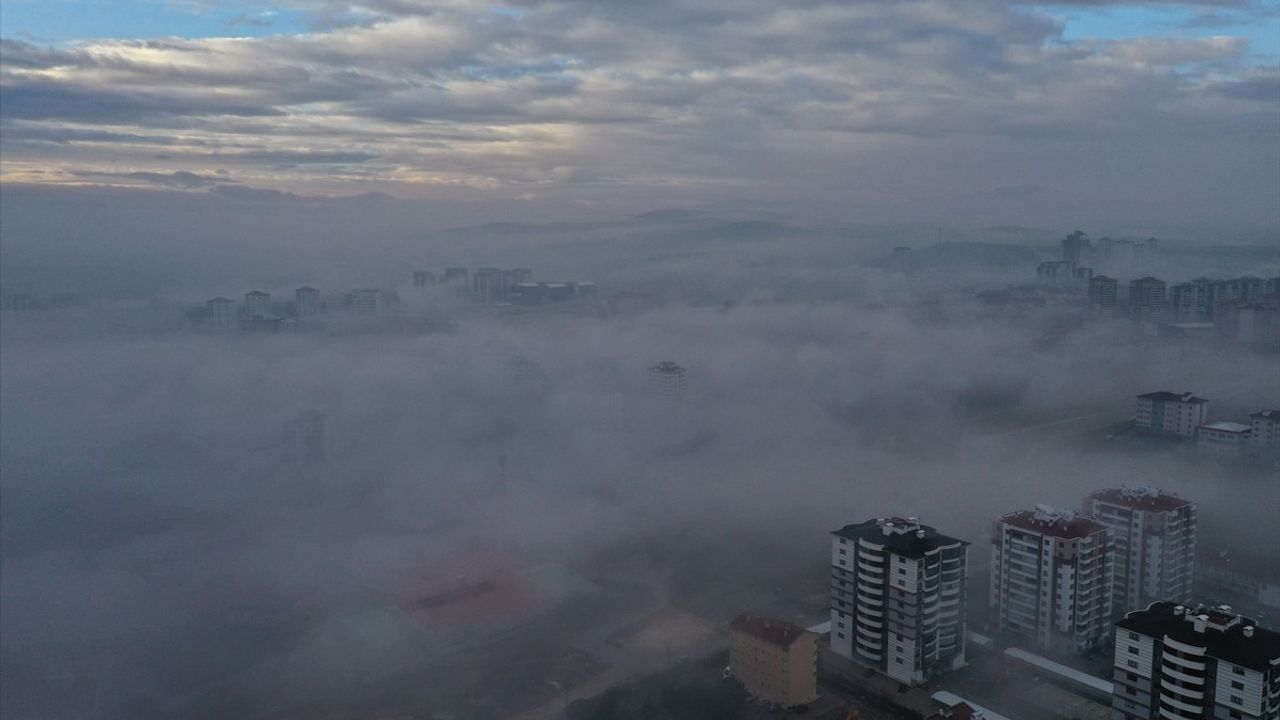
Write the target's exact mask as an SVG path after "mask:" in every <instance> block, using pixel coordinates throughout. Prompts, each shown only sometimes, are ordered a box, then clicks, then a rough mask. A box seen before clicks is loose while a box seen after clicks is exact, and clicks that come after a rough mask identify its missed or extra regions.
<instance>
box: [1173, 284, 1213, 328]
mask: <svg viewBox="0 0 1280 720" xmlns="http://www.w3.org/2000/svg"><path fill="white" fill-rule="evenodd" d="M1169 314H1170V319H1171V320H1173V321H1174V322H1204V321H1206V320H1209V319H1210V318H1212V317H1213V285H1212V283H1211V282H1210V280H1209V279H1208V278H1196V279H1195V280H1192V281H1191V282H1185V283H1179V284H1177V285H1174V286H1173V287H1172V288H1170V289H1169Z"/></svg>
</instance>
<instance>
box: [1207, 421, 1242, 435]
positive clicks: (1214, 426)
mask: <svg viewBox="0 0 1280 720" xmlns="http://www.w3.org/2000/svg"><path fill="white" fill-rule="evenodd" d="M1200 427H1201V428H1203V429H1206V430H1218V431H1220V432H1232V433H1247V432H1249V431H1250V430H1251V429H1252V428H1250V427H1249V426H1248V425H1245V424H1244V423H1237V422H1228V421H1226V420H1218V421H1217V422H1211V423H1205V424H1204V425H1201V426H1200Z"/></svg>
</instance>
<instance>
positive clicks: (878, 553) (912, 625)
mask: <svg viewBox="0 0 1280 720" xmlns="http://www.w3.org/2000/svg"><path fill="white" fill-rule="evenodd" d="M831 535H832V539H831V650H832V652H834V653H836V654H837V655H841V656H843V657H846V658H850V659H852V660H855V661H858V662H861V663H863V664H866V665H869V666H871V667H873V668H875V669H876V670H878V671H880V672H881V673H884V674H885V675H888V676H889V677H891V678H893V679H895V680H897V681H898V682H901V683H905V684H908V685H919V684H920V683H922V682H924V681H925V680H927V679H929V678H930V677H933V676H934V675H936V674H938V673H940V672H945V671H947V670H953V669H956V668H959V667H961V666H963V665H964V642H965V614H966V613H965V584H966V580H967V578H968V545H969V544H968V543H966V542H964V541H963V540H957V539H955V538H952V537H947V536H946V535H942V534H940V533H939V532H938V531H937V530H935V529H934V528H931V527H929V526H927V525H921V524H920V522H919V521H918V520H917V519H916V518H888V519H885V518H880V519H876V520H867V521H866V522H862V523H857V524H854V525H846V526H844V527H843V528H840V529H839V530H836V531H834V532H832V533H831Z"/></svg>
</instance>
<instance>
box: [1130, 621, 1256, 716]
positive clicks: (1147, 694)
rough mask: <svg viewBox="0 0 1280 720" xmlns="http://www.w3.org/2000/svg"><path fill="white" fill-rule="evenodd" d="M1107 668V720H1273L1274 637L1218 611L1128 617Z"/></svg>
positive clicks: (1253, 623)
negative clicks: (1110, 679)
mask: <svg viewBox="0 0 1280 720" xmlns="http://www.w3.org/2000/svg"><path fill="white" fill-rule="evenodd" d="M1113 664H1114V673H1115V675H1114V692H1113V694H1112V697H1111V718H1112V720H1235V719H1237V718H1240V719H1247V720H1276V718H1280V633H1276V632H1274V631H1272V630H1267V629H1265V628H1260V627H1258V625H1257V623H1256V622H1254V621H1253V620H1250V619H1249V618H1245V617H1241V616H1240V615H1237V614H1235V613H1234V612H1232V610H1231V608H1230V607H1228V606H1226V605H1222V606H1219V607H1217V608H1212V609H1209V608H1204V607H1197V608H1192V607H1190V606H1186V605H1178V604H1176V603H1172V602H1157V603H1152V604H1151V605H1150V606H1149V607H1148V608H1147V609H1145V610H1136V611H1134V612H1131V613H1129V614H1128V615H1126V616H1125V618H1124V619H1123V620H1121V621H1119V622H1117V623H1116V643H1115V653H1114V659H1113Z"/></svg>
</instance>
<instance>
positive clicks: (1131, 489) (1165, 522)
mask: <svg viewBox="0 0 1280 720" xmlns="http://www.w3.org/2000/svg"><path fill="white" fill-rule="evenodd" d="M1084 514H1085V515H1086V516H1088V517H1091V518H1093V519H1094V520H1097V521H1098V522H1100V523H1102V524H1103V525H1106V526H1107V527H1108V528H1110V529H1111V543H1112V546H1113V548H1114V553H1113V556H1112V565H1111V567H1112V603H1111V611H1112V617H1122V616H1123V615H1124V613H1125V612H1127V611H1129V610H1133V609H1136V608H1143V607H1146V606H1147V605H1149V604H1151V603H1153V602H1155V601H1157V600H1178V601H1186V600H1189V599H1190V598H1191V594H1192V583H1193V582H1195V554H1196V506H1195V505H1193V504H1192V503H1191V502H1189V501H1187V500H1183V499H1182V498H1179V497H1177V496H1174V495H1170V494H1169V493H1163V492H1160V490H1159V489H1157V488H1154V487H1151V486H1149V485H1126V486H1124V487H1121V488H1118V489H1116V488H1112V489H1107V490H1099V491H1097V492H1095V493H1092V494H1091V495H1089V496H1088V497H1086V498H1085V500H1084Z"/></svg>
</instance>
